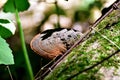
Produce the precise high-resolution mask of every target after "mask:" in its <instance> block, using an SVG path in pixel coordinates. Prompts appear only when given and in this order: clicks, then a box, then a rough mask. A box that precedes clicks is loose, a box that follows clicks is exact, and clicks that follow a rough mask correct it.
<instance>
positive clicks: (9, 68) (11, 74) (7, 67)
mask: <svg viewBox="0 0 120 80" xmlns="http://www.w3.org/2000/svg"><path fill="white" fill-rule="evenodd" d="M6 67H7V69H8V72H9V75H10V78H11V80H13V77H12V74H11V71H10V68H9V66H6Z"/></svg>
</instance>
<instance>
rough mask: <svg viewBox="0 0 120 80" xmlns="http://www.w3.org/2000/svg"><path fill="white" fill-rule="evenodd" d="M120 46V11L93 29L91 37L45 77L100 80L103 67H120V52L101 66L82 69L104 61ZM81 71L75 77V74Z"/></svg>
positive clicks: (65, 79)
mask: <svg viewBox="0 0 120 80" xmlns="http://www.w3.org/2000/svg"><path fill="white" fill-rule="evenodd" d="M119 49H120V10H116V11H113V12H112V13H111V14H110V15H109V16H108V17H106V18H105V19H104V20H103V21H102V22H101V23H99V25H98V26H97V27H96V28H95V30H93V31H92V32H91V35H90V37H89V38H88V39H87V40H85V41H84V42H83V43H81V44H80V45H79V46H78V47H76V48H75V49H74V50H73V51H72V52H71V53H70V54H69V55H68V56H67V57H66V58H65V59H64V60H63V61H62V62H61V63H60V64H59V65H58V66H57V67H56V68H55V69H54V70H53V71H52V72H51V73H50V74H49V75H47V76H46V77H45V80H67V79H69V80H70V79H72V80H99V79H101V77H102V73H101V69H102V68H109V67H115V69H117V68H119V64H120V58H119V57H120V54H116V55H114V56H112V57H111V58H109V59H108V60H105V61H103V62H101V63H100V64H99V65H97V66H95V67H93V68H91V69H89V70H86V71H84V72H83V73H80V71H82V70H84V69H86V68H88V67H90V66H92V65H94V64H96V63H98V62H100V61H101V60H104V58H106V57H107V56H109V55H111V54H113V53H114V52H116V51H117V50H119ZM75 74H77V75H76V76H74V77H73V78H70V77H71V76H73V75H75Z"/></svg>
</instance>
